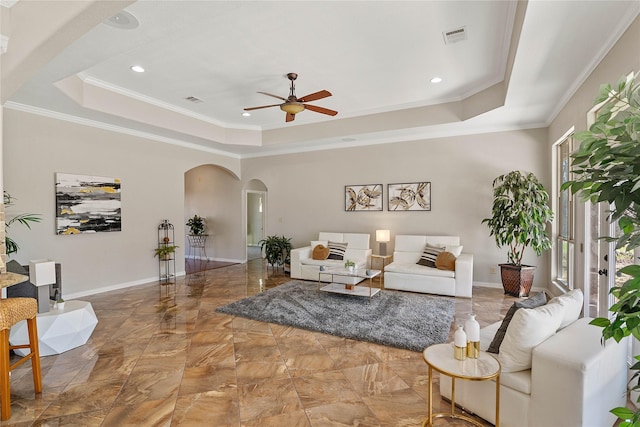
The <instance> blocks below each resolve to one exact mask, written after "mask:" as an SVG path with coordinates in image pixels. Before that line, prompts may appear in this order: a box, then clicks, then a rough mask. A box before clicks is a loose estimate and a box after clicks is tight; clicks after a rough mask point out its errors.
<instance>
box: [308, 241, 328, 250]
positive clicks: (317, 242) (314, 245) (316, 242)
mask: <svg viewBox="0 0 640 427" xmlns="http://www.w3.org/2000/svg"><path fill="white" fill-rule="evenodd" d="M328 244H329V241H328V240H312V241H311V244H310V245H309V246H311V250H313V248H315V247H316V246H318V245H322V246H327V245H328Z"/></svg>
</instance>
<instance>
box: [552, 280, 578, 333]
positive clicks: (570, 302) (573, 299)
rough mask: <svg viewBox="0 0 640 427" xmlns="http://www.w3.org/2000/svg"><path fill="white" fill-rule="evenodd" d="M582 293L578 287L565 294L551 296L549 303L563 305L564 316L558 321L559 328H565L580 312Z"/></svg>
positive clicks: (576, 318)
mask: <svg viewBox="0 0 640 427" xmlns="http://www.w3.org/2000/svg"><path fill="white" fill-rule="evenodd" d="M583 299H584V298H583V294H582V291H581V290H580V289H573V290H571V291H569V292H567V293H566V294H563V295H560V296H557V297H555V298H551V299H550V300H549V304H560V305H562V306H564V310H565V311H564V318H563V319H562V322H561V323H560V329H563V328H566V327H567V326H569V325H570V324H572V323H573V322H575V321H576V320H578V318H579V317H580V313H581V312H582V304H583Z"/></svg>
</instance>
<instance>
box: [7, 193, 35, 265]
mask: <svg viewBox="0 0 640 427" xmlns="http://www.w3.org/2000/svg"><path fill="white" fill-rule="evenodd" d="M14 200H16V198H15V197H12V196H11V194H9V193H7V192H6V191H4V197H3V202H4V207H5V209H6V208H7V207H10V206H13V204H14V203H13V201H14ZM41 220H42V217H41V215H40V214H34V213H24V214H20V215H16V216H14V217H13V218H11V219H10V220H8V221H5V225H4V226H5V240H4V241H5V245H6V249H7V255H11V254H13V253H16V252H18V249H20V247H19V246H18V243H16V241H15V240H13V239H12V238H11V237H9V227H10V226H11V224H13V223H16V222H17V223H19V224H22V225H24V226H25V227H27V228H28V229H29V230H31V223H32V222H40V221H41Z"/></svg>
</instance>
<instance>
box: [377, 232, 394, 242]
mask: <svg viewBox="0 0 640 427" xmlns="http://www.w3.org/2000/svg"><path fill="white" fill-rule="evenodd" d="M389 240H391V232H390V231H389V230H376V242H388V241H389Z"/></svg>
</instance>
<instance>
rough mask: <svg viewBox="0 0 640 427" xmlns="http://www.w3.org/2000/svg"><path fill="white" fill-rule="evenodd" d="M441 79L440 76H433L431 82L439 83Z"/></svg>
mask: <svg viewBox="0 0 640 427" xmlns="http://www.w3.org/2000/svg"><path fill="white" fill-rule="evenodd" d="M441 81H442V77H434V78H432V79H431V83H440V82H441Z"/></svg>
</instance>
